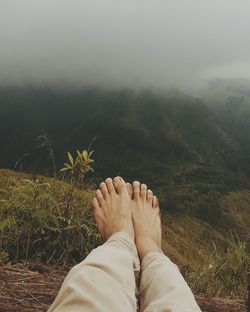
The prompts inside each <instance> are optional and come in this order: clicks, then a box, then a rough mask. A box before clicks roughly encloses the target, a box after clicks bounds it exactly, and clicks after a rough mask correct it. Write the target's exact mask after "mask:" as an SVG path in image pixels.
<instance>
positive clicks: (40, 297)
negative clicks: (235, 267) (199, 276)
mask: <svg viewBox="0 0 250 312" xmlns="http://www.w3.org/2000/svg"><path fill="white" fill-rule="evenodd" d="M66 274H67V270H65V269H62V268H60V269H54V268H51V267H46V266H43V265H40V264H28V265H26V266H23V265H21V264H19V265H15V266H11V267H0V312H7V311H10V312H11V311H15V312H19V311H20V312H21V311H22V312H29V311H32V312H40V311H47V310H48V307H49V306H50V304H51V303H52V302H53V300H54V298H55V297H56V295H57V293H58V290H59V288H60V286H61V284H62V282H63V280H64V278H65V276H66ZM196 299H197V302H198V303H199V305H200V307H201V309H202V311H203V312H245V311H246V308H245V305H244V302H241V301H233V300H226V299H220V298H202V297H196Z"/></svg>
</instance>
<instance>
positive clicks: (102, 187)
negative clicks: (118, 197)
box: [100, 182, 109, 199]
mask: <svg viewBox="0 0 250 312" xmlns="http://www.w3.org/2000/svg"><path fill="white" fill-rule="evenodd" d="M100 190H101V192H102V196H103V198H104V199H106V198H107V197H108V195H109V191H108V188H107V185H106V183H104V182H102V183H101V184H100Z"/></svg>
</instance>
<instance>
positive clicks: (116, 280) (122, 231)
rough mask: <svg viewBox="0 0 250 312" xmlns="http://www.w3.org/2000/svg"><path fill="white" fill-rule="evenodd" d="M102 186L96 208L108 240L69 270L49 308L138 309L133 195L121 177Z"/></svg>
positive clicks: (61, 311)
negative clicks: (132, 207) (132, 210)
mask: <svg viewBox="0 0 250 312" xmlns="http://www.w3.org/2000/svg"><path fill="white" fill-rule="evenodd" d="M100 188H101V190H98V191H97V195H96V196H97V198H95V199H94V200H93V209H94V215H95V219H96V222H97V226H98V229H99V231H100V234H101V236H102V238H103V239H105V240H107V241H106V243H104V244H103V245H102V246H100V247H98V248H96V249H95V250H93V251H92V252H91V253H90V255H89V256H88V257H87V258H86V259H85V260H84V261H82V262H81V263H80V264H78V265H77V266H75V267H74V268H73V269H72V270H71V271H70V272H69V274H68V276H67V277H66V279H65V281H64V283H63V285H62V287H61V290H60V292H59V294H58V296H57V298H56V300H55V301H54V303H53V305H52V306H51V307H50V309H49V312H52V311H56V312H66V311H67V312H80V311H86V312H88V311H124V312H125V311H126V312H127V311H136V299H135V288H136V286H135V277H134V271H135V270H139V259H138V256H137V251H136V247H135V244H134V230H133V225H132V218H131V201H130V197H129V195H128V192H127V188H126V184H125V182H124V181H123V180H122V179H121V178H116V179H115V180H114V183H113V181H112V180H111V179H107V180H106V183H102V184H101V186H100Z"/></svg>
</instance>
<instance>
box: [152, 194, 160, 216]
mask: <svg viewBox="0 0 250 312" xmlns="http://www.w3.org/2000/svg"><path fill="white" fill-rule="evenodd" d="M153 208H154V209H156V210H157V211H158V212H159V213H160V206H159V201H158V198H157V197H156V196H154V197H153Z"/></svg>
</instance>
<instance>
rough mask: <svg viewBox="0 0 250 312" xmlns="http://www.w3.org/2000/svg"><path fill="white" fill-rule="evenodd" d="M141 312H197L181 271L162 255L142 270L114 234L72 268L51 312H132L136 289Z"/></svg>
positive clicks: (130, 245)
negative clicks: (137, 286) (138, 280)
mask: <svg viewBox="0 0 250 312" xmlns="http://www.w3.org/2000/svg"><path fill="white" fill-rule="evenodd" d="M139 272H140V285H139V297H140V302H141V309H140V310H141V311H145V312H153V311H154V312H163V311H164V312H200V311H201V310H200V308H199V307H198V305H197V303H196V301H195V299H194V296H193V294H192V292H191V290H190V288H189V287H188V285H187V284H186V282H185V280H184V279H183V277H182V275H181V273H180V272H179V269H178V268H177V266H176V265H175V264H173V263H172V262H171V261H170V259H169V258H168V257H166V256H165V255H164V254H163V253H160V252H153V253H150V254H148V255H146V256H145V257H144V259H143V261H142V264H141V270H140V261H139V258H138V255H137V251H136V247H135V244H134V242H133V240H132V239H131V237H130V236H129V235H128V234H126V233H122V232H119V233H115V234H114V235H112V236H111V237H110V238H109V240H108V241H107V242H106V243H104V244H103V245H102V246H100V247H98V248H96V249H95V250H93V251H92V252H91V253H90V254H89V256H88V257H87V258H86V259H85V260H84V261H82V262H81V263H80V264H78V265H76V266H75V267H74V268H72V269H71V270H70V272H69V274H68V276H67V277H66V279H65V280H64V282H63V284H62V287H61V289H60V291H59V294H58V296H57V297H56V299H55V301H54V303H53V304H52V306H51V307H50V309H49V312H52V311H55V312H81V311H86V312H88V311H90V312H102V311H103V312H104V311H107V312H123V311H124V312H134V311H136V305H137V304H136V297H135V292H136V284H137V279H138V277H139Z"/></svg>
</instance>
